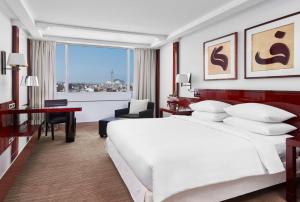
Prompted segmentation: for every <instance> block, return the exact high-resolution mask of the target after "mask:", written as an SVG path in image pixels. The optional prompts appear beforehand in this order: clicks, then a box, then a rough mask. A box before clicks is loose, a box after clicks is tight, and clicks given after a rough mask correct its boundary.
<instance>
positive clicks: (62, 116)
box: [38, 99, 76, 140]
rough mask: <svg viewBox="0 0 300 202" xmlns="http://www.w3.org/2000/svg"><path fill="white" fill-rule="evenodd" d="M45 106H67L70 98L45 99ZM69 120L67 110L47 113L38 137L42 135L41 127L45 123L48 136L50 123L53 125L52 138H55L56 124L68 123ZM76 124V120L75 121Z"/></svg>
mask: <svg viewBox="0 0 300 202" xmlns="http://www.w3.org/2000/svg"><path fill="white" fill-rule="evenodd" d="M44 104H45V107H61V106H67V105H68V100H67V99H59V100H45V103H44ZM66 122H67V114H66V113H65V112H56V113H46V114H45V121H44V122H43V123H42V124H41V126H40V130H39V135H38V138H40V137H41V128H42V125H45V128H46V131H45V132H46V136H47V133H48V127H49V124H50V126H51V135H52V140H54V125H55V124H59V123H66ZM75 124H76V121H75Z"/></svg>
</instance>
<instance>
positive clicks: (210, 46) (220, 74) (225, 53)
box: [203, 32, 238, 81]
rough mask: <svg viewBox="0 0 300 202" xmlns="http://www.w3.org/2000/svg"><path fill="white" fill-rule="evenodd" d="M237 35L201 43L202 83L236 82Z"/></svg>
mask: <svg viewBox="0 0 300 202" xmlns="http://www.w3.org/2000/svg"><path fill="white" fill-rule="evenodd" d="M237 60H238V33H237V32H234V33H231V34H227V35H225V36H221V37H218V38H215V39H212V40H209V41H206V42H204V43H203V71H204V72H203V75H204V81H209V80H236V79H237V71H238V67H237Z"/></svg>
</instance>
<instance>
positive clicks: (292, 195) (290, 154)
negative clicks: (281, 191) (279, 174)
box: [286, 136, 300, 202]
mask: <svg viewBox="0 0 300 202" xmlns="http://www.w3.org/2000/svg"><path fill="white" fill-rule="evenodd" d="M297 147H300V137H299V136H298V137H293V138H288V139H287V140H286V200H287V201H288V202H296V200H297V196H296V186H297V182H296V178H297V176H296V157H297V156H296V148H297Z"/></svg>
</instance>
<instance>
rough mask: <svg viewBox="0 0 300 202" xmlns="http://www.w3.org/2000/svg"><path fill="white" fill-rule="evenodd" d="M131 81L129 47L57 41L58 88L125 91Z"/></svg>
mask: <svg viewBox="0 0 300 202" xmlns="http://www.w3.org/2000/svg"><path fill="white" fill-rule="evenodd" d="M132 82H133V50H132V49H126V48H108V47H97V46H88V45H86V46H85V45H69V44H57V47H56V90H57V92H69V93H76V92H127V91H132Z"/></svg>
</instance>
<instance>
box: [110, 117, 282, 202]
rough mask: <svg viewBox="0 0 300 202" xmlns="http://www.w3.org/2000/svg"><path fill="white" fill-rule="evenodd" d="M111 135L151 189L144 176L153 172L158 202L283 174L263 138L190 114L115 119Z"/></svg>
mask: <svg viewBox="0 0 300 202" xmlns="http://www.w3.org/2000/svg"><path fill="white" fill-rule="evenodd" d="M108 136H109V138H110V140H111V141H112V142H113V144H114V145H115V146H116V148H117V149H118V151H119V153H120V154H121V155H122V157H123V158H124V159H125V160H126V162H127V163H128V165H129V166H130V167H131V169H132V170H133V171H134V173H135V174H136V176H137V177H138V178H139V180H140V181H141V182H142V183H143V184H145V186H146V187H147V188H148V189H149V186H150V185H151V183H149V182H147V179H145V176H146V175H145V173H149V172H151V171H152V182H153V183H152V186H153V189H152V191H153V200H154V202H156V201H162V200H164V199H165V198H167V197H169V196H171V195H173V194H176V193H178V192H181V191H184V190H188V189H191V188H195V187H201V186H206V185H209V184H214V183H220V182H225V181H230V180H234V179H239V178H242V177H246V176H254V175H262V174H266V173H269V174H272V173H279V172H282V171H283V170H284V167H283V164H282V162H281V160H280V158H279V156H278V154H277V152H276V149H275V147H274V145H273V144H271V143H270V142H269V141H265V137H264V136H258V135H257V134H253V133H249V132H241V131H237V130H236V129H235V128H232V127H230V126H226V125H225V124H222V123H213V122H211V123H210V122H204V121H200V120H195V119H193V118H191V117H186V116H172V117H168V118H163V119H140V120H121V121H113V122H111V123H110V124H109V125H108ZM139 162H144V163H139ZM148 180H149V179H148ZM149 190H150V189H149Z"/></svg>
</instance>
